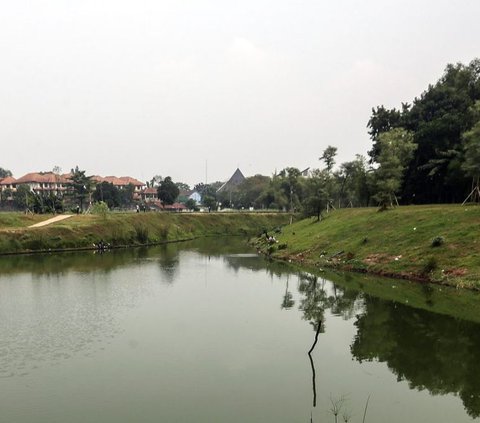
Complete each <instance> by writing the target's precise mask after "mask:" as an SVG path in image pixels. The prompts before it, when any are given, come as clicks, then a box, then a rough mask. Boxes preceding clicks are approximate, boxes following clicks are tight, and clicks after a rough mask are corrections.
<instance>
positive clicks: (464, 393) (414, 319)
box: [351, 296, 480, 417]
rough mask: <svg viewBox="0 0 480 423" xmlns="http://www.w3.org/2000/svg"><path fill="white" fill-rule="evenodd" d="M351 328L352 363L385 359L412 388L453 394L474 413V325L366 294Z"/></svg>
mask: <svg viewBox="0 0 480 423" xmlns="http://www.w3.org/2000/svg"><path fill="white" fill-rule="evenodd" d="M355 326H356V327H357V334H356V336H355V339H354V341H353V343H352V345H351V352H352V355H353V356H354V357H355V358H356V359H357V360H358V361H360V362H361V361H363V360H378V361H380V362H385V363H386V364H387V365H388V367H389V369H390V370H391V371H392V372H393V373H394V374H395V375H396V376H397V378H398V380H399V381H400V380H406V381H408V384H409V386H410V388H412V389H418V390H424V389H427V390H428V391H429V392H430V393H431V394H434V395H443V394H456V395H458V396H459V397H460V398H461V399H462V401H463V404H464V406H465V409H466V411H467V413H468V414H469V415H470V416H471V417H479V416H480V382H479V381H480V361H479V360H478V352H479V351H480V331H479V327H478V325H477V324H475V323H471V322H466V321H464V320H459V319H454V318H451V317H448V316H442V315H438V314H434V313H430V312H428V311H425V310H421V309H413V308H411V307H408V306H405V305H403V304H399V303H396V302H386V301H382V300H380V299H378V298H374V297H370V296H366V297H365V300H364V312H363V313H362V314H361V315H360V316H358V318H357V320H356V322H355Z"/></svg>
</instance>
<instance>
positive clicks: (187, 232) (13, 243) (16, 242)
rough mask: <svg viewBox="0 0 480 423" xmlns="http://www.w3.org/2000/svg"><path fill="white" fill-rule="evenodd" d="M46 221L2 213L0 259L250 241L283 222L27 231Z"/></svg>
mask: <svg viewBox="0 0 480 423" xmlns="http://www.w3.org/2000/svg"><path fill="white" fill-rule="evenodd" d="M50 217H51V216H47V215H45V216H42V218H39V217H38V216H35V217H30V216H24V215H21V214H14V213H7V214H5V215H4V216H1V217H0V225H1V226H0V254H19V253H31V252H43V251H62V250H72V249H91V248H93V244H94V243H98V242H99V241H103V242H104V243H107V244H110V245H111V247H112V248H121V247H127V246H139V245H153V244H160V243H166V242H175V241H182V240H188V239H194V238H198V237H202V236H218V235H256V234H258V233H259V232H261V231H262V230H264V229H268V230H271V229H273V228H275V227H278V226H281V225H284V224H286V223H287V222H288V216H287V215H285V214H280V213H231V214H227V213H188V214H187V213H185V214H184V213H139V214H138V213H112V214H107V215H105V216H99V215H79V216H72V217H71V218H69V219H67V220H63V221H60V222H57V223H54V224H52V225H48V226H44V227H38V228H27V227H26V226H28V225H30V224H32V223H38V222H39V221H41V219H43V220H47V219H48V218H50Z"/></svg>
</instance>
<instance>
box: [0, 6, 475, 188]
mask: <svg viewBox="0 0 480 423" xmlns="http://www.w3.org/2000/svg"><path fill="white" fill-rule="evenodd" d="M479 17H480V1H478V0H457V1H451V0H435V1H434V0H415V1H413V0H402V1H401V2H400V1H391V0H336V1H333V0H330V1H325V0H242V1H241V2H239V1H231V0H134V1H133V0H132V1H130V0H101V1H99V0H82V1H72V0H29V1H27V0H15V1H10V0H0V167H3V168H7V169H10V170H11V171H12V172H13V174H14V176H16V177H20V176H22V175H23V174H25V173H27V172H31V171H49V170H52V169H53V168H54V167H55V166H59V167H61V168H62V170H63V171H64V172H68V171H69V170H70V169H71V168H73V167H75V166H76V165H78V166H79V167H80V169H85V170H86V171H87V174H100V175H103V176H106V175H116V176H124V175H129V176H133V177H136V178H138V179H140V180H142V181H146V180H149V179H151V178H152V176H154V175H161V176H163V177H165V176H171V177H172V179H173V180H174V181H182V182H186V183H188V184H191V185H193V184H195V183H198V182H205V181H206V182H214V181H225V180H227V179H228V178H229V177H230V176H231V174H232V173H233V172H234V171H235V169H236V168H237V167H239V168H240V169H241V170H242V172H243V173H244V174H245V175H246V176H252V175H254V174H257V173H260V174H264V175H271V174H273V173H274V172H275V170H281V169H283V168H285V167H287V166H294V167H298V168H300V169H304V168H307V167H311V168H315V167H321V166H322V163H321V162H320V161H319V160H318V158H319V157H320V156H321V154H322V151H323V150H324V149H325V148H326V147H327V146H328V145H334V146H336V147H337V148H338V156H337V163H341V162H344V161H347V160H352V159H353V158H354V157H355V154H364V155H366V153H367V151H368V150H369V148H370V144H371V143H370V140H369V137H368V133H367V128H366V124H367V122H368V119H369V117H370V114H371V109H372V107H375V106H377V105H381V104H383V105H385V106H386V107H400V105H401V103H402V102H411V101H412V100H413V99H414V98H415V97H416V96H419V95H420V94H421V93H422V92H423V91H424V90H425V89H426V88H427V87H428V84H430V83H434V82H435V81H437V80H438V78H440V77H441V75H442V73H443V70H444V69H445V66H446V65H447V64H448V63H456V62H462V63H465V64H467V63H468V62H470V61H471V60H472V59H474V58H475V57H479V56H480V50H479V48H480V31H479V29H478V18H479Z"/></svg>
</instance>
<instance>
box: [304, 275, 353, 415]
mask: <svg viewBox="0 0 480 423" xmlns="http://www.w3.org/2000/svg"><path fill="white" fill-rule="evenodd" d="M298 276H299V284H298V291H299V292H300V294H302V296H303V298H302V299H301V301H300V309H301V310H302V311H303V318H304V319H305V320H307V321H309V322H310V324H311V325H312V326H313V329H314V331H315V337H314V341H313V344H312V346H311V347H310V349H309V350H308V352H307V355H308V359H309V361H310V367H311V369H312V394H313V401H312V402H313V407H316V405H317V386H316V372H315V363H314V360H313V356H312V353H313V350H314V349H315V346H316V345H317V342H318V336H319V334H320V333H324V332H325V328H324V324H323V322H324V321H325V316H324V315H325V310H327V309H329V310H330V311H331V313H332V314H334V315H341V316H342V317H344V318H345V319H350V318H351V316H352V315H353V314H354V311H355V309H356V307H355V304H356V300H357V298H358V295H359V294H358V292H355V291H347V290H344V289H342V288H340V287H337V286H336V285H333V286H332V293H331V294H329V293H328V291H327V283H326V281H325V279H321V281H320V282H319V278H318V276H316V275H312V274H310V273H305V272H301V273H299V275H298Z"/></svg>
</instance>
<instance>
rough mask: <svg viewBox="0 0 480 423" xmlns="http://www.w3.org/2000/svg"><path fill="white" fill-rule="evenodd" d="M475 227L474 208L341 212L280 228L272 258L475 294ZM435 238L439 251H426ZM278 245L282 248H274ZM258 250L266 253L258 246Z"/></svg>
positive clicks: (479, 247)
mask: <svg viewBox="0 0 480 423" xmlns="http://www.w3.org/2000/svg"><path fill="white" fill-rule="evenodd" d="M479 228H480V207H477V206H466V207H465V206H463V207H462V206H460V205H435V206H408V207H397V208H395V209H393V210H388V211H385V212H378V211H377V210H376V209H373V208H359V209H342V210H337V211H334V212H332V213H330V214H328V215H327V216H326V218H325V219H324V220H323V221H321V222H316V219H305V220H301V221H299V222H297V223H294V224H293V225H291V226H287V227H285V228H284V231H283V233H282V234H280V235H278V236H277V239H278V241H279V243H278V244H276V246H275V247H274V248H273V250H274V251H273V253H272V255H273V256H275V257H277V258H281V259H286V260H292V261H298V262H304V263H306V264H310V265H315V266H317V267H318V266H328V267H337V268H341V269H347V270H356V271H365V272H369V273H376V274H381V275H386V276H396V277H404V278H407V279H419V280H428V281H433V282H439V283H445V284H449V285H453V286H458V287H468V288H474V289H480V240H479V239H478V234H479ZM436 237H442V238H443V243H442V244H441V245H440V246H432V241H433V239H434V238H436ZM262 242H263V241H262ZM281 244H286V248H284V249H278V246H279V245H281ZM259 246H260V247H262V248H265V249H266V248H267V246H266V245H265V243H264V242H263V245H262V243H261V244H260V245H259ZM340 252H343V253H342V254H338V253H340ZM335 254H338V255H337V256H335ZM334 256H335V257H334Z"/></svg>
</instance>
